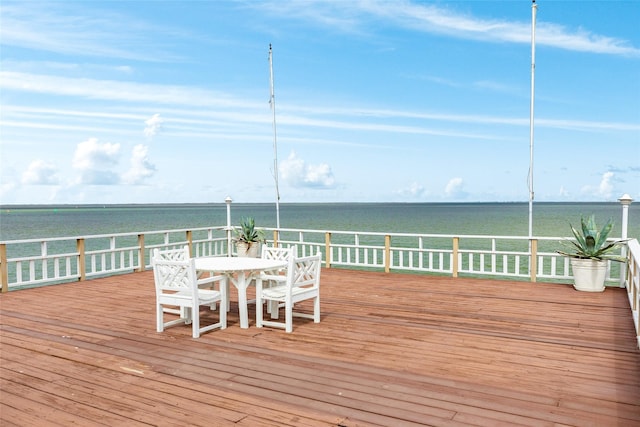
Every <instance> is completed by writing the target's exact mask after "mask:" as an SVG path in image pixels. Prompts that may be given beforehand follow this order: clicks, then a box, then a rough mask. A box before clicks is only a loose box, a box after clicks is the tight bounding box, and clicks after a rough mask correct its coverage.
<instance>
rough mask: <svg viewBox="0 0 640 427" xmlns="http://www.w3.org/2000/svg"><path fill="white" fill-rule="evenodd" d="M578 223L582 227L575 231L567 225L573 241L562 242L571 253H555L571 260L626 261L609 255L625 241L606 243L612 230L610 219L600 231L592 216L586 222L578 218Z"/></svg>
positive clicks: (618, 256)
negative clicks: (569, 248)
mask: <svg viewBox="0 0 640 427" xmlns="http://www.w3.org/2000/svg"><path fill="white" fill-rule="evenodd" d="M580 223H581V225H582V227H581V229H580V230H576V228H575V227H574V226H573V225H571V224H569V225H570V226H571V231H572V232H573V236H574V237H575V241H573V240H567V241H564V242H562V243H564V244H566V245H567V246H569V247H571V248H572V249H573V252H565V251H556V252H558V253H559V254H561V255H565V256H568V257H571V258H580V259H593V260H603V259H607V260H612V261H618V262H625V261H626V259H625V258H624V257H622V256H620V255H615V254H612V253H610V252H611V251H613V250H614V249H616V248H618V247H620V245H621V244H622V243H624V242H625V240H617V241H615V242H608V241H607V238H608V236H609V233H610V232H611V229H612V228H613V222H612V220H611V219H609V221H607V223H606V224H605V225H604V227H602V229H601V230H598V226H597V224H596V220H595V216H594V215H591V216H589V217H588V218H587V219H586V220H585V218H584V217H580Z"/></svg>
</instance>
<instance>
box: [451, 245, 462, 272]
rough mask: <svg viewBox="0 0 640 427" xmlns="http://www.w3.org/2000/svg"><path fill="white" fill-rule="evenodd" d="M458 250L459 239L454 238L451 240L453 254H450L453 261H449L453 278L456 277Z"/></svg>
mask: <svg viewBox="0 0 640 427" xmlns="http://www.w3.org/2000/svg"><path fill="white" fill-rule="evenodd" d="M459 249H460V238H459V237H454V238H453V252H452V253H451V256H452V257H453V259H452V260H451V262H452V265H451V272H452V276H453V277H458V268H459V267H458V250H459Z"/></svg>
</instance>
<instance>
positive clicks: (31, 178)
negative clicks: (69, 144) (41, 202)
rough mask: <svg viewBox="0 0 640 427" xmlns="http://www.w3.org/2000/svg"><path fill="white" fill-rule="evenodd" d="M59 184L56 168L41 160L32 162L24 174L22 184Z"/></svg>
mask: <svg viewBox="0 0 640 427" xmlns="http://www.w3.org/2000/svg"><path fill="white" fill-rule="evenodd" d="M59 182H60V177H59V176H58V169H57V168H56V166H55V165H54V164H53V163H50V162H45V161H44V160H40V159H38V160H34V161H33V162H31V164H29V166H28V167H27V170H26V171H24V173H23V174H22V184H25V185H56V184H58V183H59Z"/></svg>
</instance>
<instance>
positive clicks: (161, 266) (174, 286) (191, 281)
mask: <svg viewBox="0 0 640 427" xmlns="http://www.w3.org/2000/svg"><path fill="white" fill-rule="evenodd" d="M187 250H188V249H187ZM165 252H167V251H158V249H154V251H153V256H152V258H151V265H152V266H153V277H154V280H155V284H156V293H157V294H162V293H165V291H172V292H175V291H183V292H184V291H188V292H191V291H193V290H196V289H197V277H196V267H195V260H194V259H193V258H189V257H187V258H186V259H178V260H174V259H167V258H166V257H165V256H164V255H165V254H164V253H165Z"/></svg>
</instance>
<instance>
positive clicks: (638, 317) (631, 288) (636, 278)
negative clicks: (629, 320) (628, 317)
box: [624, 239, 640, 347]
mask: <svg viewBox="0 0 640 427" xmlns="http://www.w3.org/2000/svg"><path fill="white" fill-rule="evenodd" d="M627 249H628V252H627V265H626V269H627V270H626V274H625V276H626V277H625V280H624V285H625V287H626V288H627V294H628V295H629V304H630V306H631V312H632V313H633V323H634V325H635V326H636V337H637V339H638V347H640V244H638V240H636V239H634V240H631V241H630V242H629V245H628V246H627Z"/></svg>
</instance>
